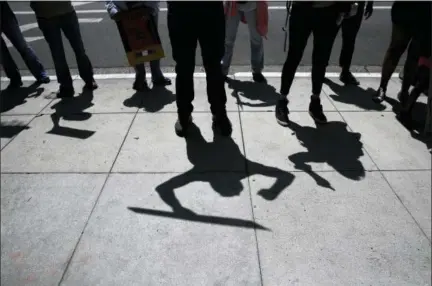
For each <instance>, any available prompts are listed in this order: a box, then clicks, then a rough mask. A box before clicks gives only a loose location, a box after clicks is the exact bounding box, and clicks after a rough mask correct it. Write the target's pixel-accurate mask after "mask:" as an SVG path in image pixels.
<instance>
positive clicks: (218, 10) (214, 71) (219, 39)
mask: <svg viewBox="0 0 432 286" xmlns="http://www.w3.org/2000/svg"><path fill="white" fill-rule="evenodd" d="M224 20H225V15H224V9H223V4H222V2H204V1H203V2H201V1H193V2H176V1H173V2H169V3H168V32H169V37H170V40H171V47H172V55H173V59H174V61H175V62H176V67H175V71H176V74H177V77H176V101H177V110H178V117H179V120H178V124H176V132H177V134H178V135H179V136H183V135H184V133H185V131H186V129H187V126H188V125H189V122H190V116H191V113H192V111H193V105H192V101H193V99H194V80H193V77H194V70H195V52H196V47H197V43H198V42H199V44H200V47H201V54H202V60H203V65H204V69H205V72H206V80H207V96H208V101H209V103H210V109H211V112H212V113H213V115H214V123H216V125H218V127H221V131H222V132H223V133H225V134H228V133H229V134H230V133H231V130H230V129H231V124H228V123H229V120H228V117H227V115H226V108H225V105H226V101H227V98H226V92H225V81H224V76H223V74H222V67H221V60H222V57H223V55H224V39H225V27H224ZM214 127H215V126H214ZM222 129H223V130H222Z"/></svg>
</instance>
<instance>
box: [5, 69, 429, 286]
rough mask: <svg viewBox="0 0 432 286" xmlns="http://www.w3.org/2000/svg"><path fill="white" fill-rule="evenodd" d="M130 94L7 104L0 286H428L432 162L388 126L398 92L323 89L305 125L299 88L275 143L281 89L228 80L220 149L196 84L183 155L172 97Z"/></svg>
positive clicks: (104, 84)
mask: <svg viewBox="0 0 432 286" xmlns="http://www.w3.org/2000/svg"><path fill="white" fill-rule="evenodd" d="M125 77H127V76H125ZM129 77H133V76H132V75H131V76H129ZM102 78H104V79H102ZM132 80H133V79H131V78H109V76H105V77H101V78H100V79H98V83H99V85H100V88H99V89H97V90H95V91H94V93H81V88H82V86H83V84H82V82H81V80H75V81H74V85H75V89H76V91H77V94H76V97H75V98H74V99H68V100H63V101H62V102H60V101H59V100H57V99H52V92H54V91H55V90H56V88H57V83H55V82H54V81H53V82H52V83H50V84H47V85H43V86H40V87H34V86H30V85H31V83H32V82H25V86H26V88H24V89H21V90H20V91H19V92H12V93H10V92H9V93H8V92H2V94H1V112H2V113H1V253H2V256H1V285H2V286H3V285H4V286H6V285H13V286H17V285H44V286H46V285H59V284H60V285H430V276H431V244H430V240H431V193H430V192H431V154H430V153H429V151H428V148H427V146H426V145H427V144H426V143H427V142H426V143H425V142H423V141H424V140H423V139H422V137H421V136H416V135H415V134H411V133H410V132H408V131H407V130H406V129H405V128H404V127H403V126H402V125H401V124H400V123H399V122H398V121H397V120H396V119H395V114H394V112H393V110H392V106H397V100H396V94H397V92H398V90H399V87H400V83H399V80H398V79H397V78H394V79H392V81H391V83H390V85H389V88H388V95H389V96H390V99H389V100H388V102H385V103H384V104H383V105H381V106H380V105H377V104H375V103H373V102H372V100H371V94H370V89H374V88H376V87H377V86H378V83H379V79H378V78H376V77H373V76H367V75H364V77H361V78H359V80H360V82H361V86H360V87H358V88H353V87H350V88H344V87H343V86H342V85H341V83H340V82H339V81H338V80H337V78H331V81H330V82H329V83H328V84H326V85H325V86H324V91H323V94H322V104H323V107H324V111H325V112H326V115H327V117H328V119H329V121H330V123H329V124H327V125H325V126H318V127H317V126H315V125H314V124H313V121H312V119H311V118H310V117H309V115H308V113H307V110H308V103H309V95H310V79H309V78H308V77H307V76H299V77H298V78H296V80H295V82H294V86H293V88H292V92H291V96H290V101H291V102H290V111H291V113H290V119H291V121H292V123H291V125H290V127H289V128H284V127H281V126H279V125H278V124H277V123H276V120H275V118H274V104H275V102H276V99H277V98H278V97H277V96H278V95H277V90H278V89H279V86H280V78H279V77H278V76H277V75H276V76H275V77H268V85H265V84H253V83H251V82H250V78H248V77H244V76H243V77H240V76H237V77H236V80H238V81H235V82H234V83H233V84H232V85H231V86H230V87H229V86H228V85H227V86H226V90H227V95H228V103H227V109H228V111H229V117H230V119H231V121H232V124H233V130H234V131H233V134H232V137H231V138H222V137H220V136H218V135H214V133H213V131H212V129H211V114H210V111H209V106H208V102H207V98H206V92H205V90H206V87H205V78H204V77H203V76H202V75H197V77H196V78H195V90H196V93H195V101H194V106H195V110H194V114H193V120H194V123H195V124H196V127H193V128H192V129H191V130H190V131H191V132H190V136H189V137H188V139H187V140H185V139H182V138H179V137H177V136H176V135H175V133H174V122H175V120H176V105H175V95H174V88H173V86H170V87H168V88H167V89H154V90H152V91H151V92H149V93H135V92H134V91H133V90H132V89H131V87H132ZM6 84H7V83H6V82H1V87H2V89H4V87H5V86H6ZM232 88H235V90H236V91H234V90H233V89H232ZM420 101H421V102H420V103H418V104H417V107H416V110H418V112H415V113H416V114H417V115H420V117H421V114H422V113H424V107H425V98H424V97H423V98H421V99H420ZM420 121H421V119H420ZM420 126H421V124H420ZM419 129H421V128H419Z"/></svg>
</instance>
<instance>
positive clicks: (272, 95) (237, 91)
mask: <svg viewBox="0 0 432 286" xmlns="http://www.w3.org/2000/svg"><path fill="white" fill-rule="evenodd" d="M228 87H229V88H231V89H233V92H232V93H231V95H232V96H233V97H234V98H236V100H237V104H238V105H239V106H251V107H270V106H274V105H276V102H277V100H278V98H279V93H277V92H276V89H275V88H274V87H273V86H271V85H269V84H267V83H255V82H253V81H240V80H235V79H231V80H230V81H229V82H228ZM241 97H244V98H247V99H249V100H251V101H258V102H257V103H253V102H243V101H242V100H241Z"/></svg>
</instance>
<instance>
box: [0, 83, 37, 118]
mask: <svg viewBox="0 0 432 286" xmlns="http://www.w3.org/2000/svg"><path fill="white" fill-rule="evenodd" d="M44 90H45V89H44V88H43V87H40V84H39V83H37V82H35V83H33V84H31V85H30V86H26V87H20V88H15V89H8V88H6V89H4V90H2V91H1V92H0V112H6V111H9V110H12V109H14V108H15V107H16V106H18V105H22V104H24V103H26V98H29V97H33V98H36V97H39V96H40V95H41V94H42V93H43V92H44Z"/></svg>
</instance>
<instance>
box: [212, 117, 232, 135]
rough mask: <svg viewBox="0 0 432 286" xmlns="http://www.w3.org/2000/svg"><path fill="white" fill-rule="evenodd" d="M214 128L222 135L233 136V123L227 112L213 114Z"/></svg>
mask: <svg viewBox="0 0 432 286" xmlns="http://www.w3.org/2000/svg"><path fill="white" fill-rule="evenodd" d="M212 128H213V130H214V131H218V132H219V133H220V134H221V135H222V136H231V133H232V125H231V121H230V120H229V118H228V116H227V115H226V113H224V114H222V115H213V124H212Z"/></svg>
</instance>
